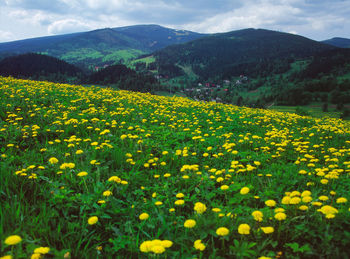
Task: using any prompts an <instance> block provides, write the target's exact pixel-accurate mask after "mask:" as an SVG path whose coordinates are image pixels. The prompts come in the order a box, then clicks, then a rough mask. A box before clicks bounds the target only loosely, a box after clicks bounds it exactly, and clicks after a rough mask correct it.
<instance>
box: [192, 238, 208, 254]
mask: <svg viewBox="0 0 350 259" xmlns="http://www.w3.org/2000/svg"><path fill="white" fill-rule="evenodd" d="M193 247H194V248H195V249H197V250H199V251H203V250H204V249H205V245H204V244H203V243H202V240H200V239H198V240H196V241H194V243H193Z"/></svg>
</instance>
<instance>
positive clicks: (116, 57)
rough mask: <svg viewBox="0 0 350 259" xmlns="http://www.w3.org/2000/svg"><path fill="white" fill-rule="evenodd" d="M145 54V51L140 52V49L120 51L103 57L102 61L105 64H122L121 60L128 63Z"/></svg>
mask: <svg viewBox="0 0 350 259" xmlns="http://www.w3.org/2000/svg"><path fill="white" fill-rule="evenodd" d="M142 54H144V52H143V51H141V50H138V49H127V50H125V49H123V50H118V51H114V52H113V53H111V54H108V55H106V56H104V57H103V59H102V61H103V62H111V61H112V62H114V63H115V62H120V60H123V63H124V62H128V61H130V60H132V59H134V58H136V57H138V56H140V55H142Z"/></svg>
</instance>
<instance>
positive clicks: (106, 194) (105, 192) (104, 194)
mask: <svg viewBox="0 0 350 259" xmlns="http://www.w3.org/2000/svg"><path fill="white" fill-rule="evenodd" d="M112 194H113V193H112V192H111V191H110V190H107V191H104V192H103V193H102V195H103V196H106V197H108V196H111V195H112Z"/></svg>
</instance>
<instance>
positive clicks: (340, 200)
mask: <svg viewBox="0 0 350 259" xmlns="http://www.w3.org/2000/svg"><path fill="white" fill-rule="evenodd" d="M347 201H348V200H347V199H346V198H344V197H339V198H338V199H337V203H346V202H347Z"/></svg>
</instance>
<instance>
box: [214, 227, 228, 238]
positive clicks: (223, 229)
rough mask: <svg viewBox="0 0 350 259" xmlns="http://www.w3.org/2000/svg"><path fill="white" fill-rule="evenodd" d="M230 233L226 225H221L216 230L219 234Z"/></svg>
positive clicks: (225, 234)
mask: <svg viewBox="0 0 350 259" xmlns="http://www.w3.org/2000/svg"><path fill="white" fill-rule="evenodd" d="M229 233H230V231H229V230H228V228H225V227H221V228H218V229H217V230H216V234H217V235H218V236H227V235H228V234H229Z"/></svg>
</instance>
